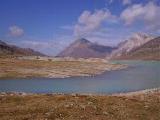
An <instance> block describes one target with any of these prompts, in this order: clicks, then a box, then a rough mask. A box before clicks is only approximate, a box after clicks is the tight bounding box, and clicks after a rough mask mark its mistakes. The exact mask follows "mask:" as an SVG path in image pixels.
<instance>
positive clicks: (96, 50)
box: [57, 38, 116, 58]
mask: <svg viewBox="0 0 160 120" xmlns="http://www.w3.org/2000/svg"><path fill="white" fill-rule="evenodd" d="M113 49H116V48H115V47H110V46H104V45H99V44H96V43H92V42H90V41H89V40H87V39H84V38H81V39H78V40H76V41H74V42H73V43H71V44H70V45H69V46H68V47H67V48H65V49H64V50H63V51H62V52H60V53H59V54H58V55H57V57H74V58H96V57H98V58H105V57H106V55H108V54H110V53H111V51H112V50H113Z"/></svg>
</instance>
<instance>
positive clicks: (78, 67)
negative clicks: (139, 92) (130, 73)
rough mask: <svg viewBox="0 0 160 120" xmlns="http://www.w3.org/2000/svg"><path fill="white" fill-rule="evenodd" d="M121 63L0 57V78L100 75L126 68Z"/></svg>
mask: <svg viewBox="0 0 160 120" xmlns="http://www.w3.org/2000/svg"><path fill="white" fill-rule="evenodd" d="M127 67H128V66H127V65H123V64H113V63H111V62H110V61H107V60H104V59H99V58H92V59H82V58H81V59H73V58H72V59H65V58H59V59H55V58H53V59H51V58H45V57H42V58H41V59H40V58H39V59H36V58H32V59H29V58H25V59H24V58H23V57H22V58H12V59H7V58H6V59H0V80H2V79H16V78H17V79H20V78H37V77H38V78H40V77H41V78H68V77H88V76H96V75H100V74H102V73H104V72H106V71H114V70H121V69H126V68H127Z"/></svg>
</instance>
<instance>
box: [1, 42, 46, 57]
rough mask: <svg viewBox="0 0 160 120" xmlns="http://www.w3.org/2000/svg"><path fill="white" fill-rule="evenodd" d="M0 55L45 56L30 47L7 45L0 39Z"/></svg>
mask: <svg viewBox="0 0 160 120" xmlns="http://www.w3.org/2000/svg"><path fill="white" fill-rule="evenodd" d="M0 55H24V56H45V55H44V54H42V53H40V52H38V51H34V50H33V49H30V48H20V47H17V46H15V45H9V44H7V43H5V42H3V41H1V40H0Z"/></svg>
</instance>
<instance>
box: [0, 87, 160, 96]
mask: <svg viewBox="0 0 160 120" xmlns="http://www.w3.org/2000/svg"><path fill="white" fill-rule="evenodd" d="M152 93H160V87H158V88H150V89H144V90H137V91H133V92H120V93H111V94H103V93H54V92H52V93H28V92H14V91H11V92H0V96H5V95H9V96H27V95H53V96H54V95H71V96H72V95H73V96H76V95H86V96H136V95H141V94H152Z"/></svg>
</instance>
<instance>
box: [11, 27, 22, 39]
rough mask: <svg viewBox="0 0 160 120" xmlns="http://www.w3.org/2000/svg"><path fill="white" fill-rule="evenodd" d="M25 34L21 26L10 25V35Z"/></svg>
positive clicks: (18, 35)
mask: <svg viewBox="0 0 160 120" xmlns="http://www.w3.org/2000/svg"><path fill="white" fill-rule="evenodd" d="M23 34H24V30H23V29H22V28H20V27H19V26H16V25H14V26H10V27H9V35H11V36H13V37H20V36H22V35H23Z"/></svg>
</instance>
